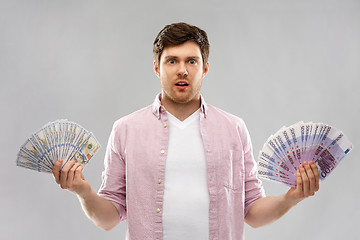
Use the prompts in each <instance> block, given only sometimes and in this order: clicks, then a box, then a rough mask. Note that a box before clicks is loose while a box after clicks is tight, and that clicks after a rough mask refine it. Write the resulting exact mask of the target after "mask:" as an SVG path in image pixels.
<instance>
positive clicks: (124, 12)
mask: <svg viewBox="0 0 360 240" xmlns="http://www.w3.org/2000/svg"><path fill="white" fill-rule="evenodd" d="M0 4H1V5H0V36H1V37H0V80H1V88H0V93H1V94H0V109H1V118H0V123H1V124H0V127H1V138H0V141H1V142H0V146H1V147H2V149H3V150H2V157H1V169H0V171H1V174H0V184H1V197H0V234H1V235H0V236H1V238H2V239H25V238H26V239H54V240H55V239H64V238H66V239H124V236H125V223H121V224H120V225H119V226H117V227H116V228H114V229H113V230H112V231H110V232H105V231H103V230H100V229H98V228H97V227H95V225H93V224H92V222H91V221H90V220H88V219H87V218H86V216H85V215H84V214H83V212H82V210H81V207H80V205H79V203H78V200H77V198H76V197H75V196H74V195H72V194H71V193H69V192H68V191H64V190H61V189H60V188H59V187H58V186H57V185H56V184H55V182H54V180H53V177H52V176H51V175H49V174H44V173H37V172H35V171H30V170H27V169H23V168H19V167H16V166H15V159H16V154H17V151H18V148H19V147H20V145H21V144H22V143H23V142H24V141H25V139H26V138H28V137H29V136H30V135H31V134H32V132H33V131H35V130H37V129H38V128H40V127H41V126H42V125H44V124H45V123H47V122H48V121H53V120H56V119H59V118H68V119H70V120H73V121H75V122H78V123H80V124H81V125H83V126H84V127H85V128H87V129H89V130H91V131H93V132H94V133H95V135H96V137H97V138H98V140H99V141H100V142H101V144H102V145H103V148H102V149H101V151H100V152H99V153H98V154H97V155H96V156H95V157H94V159H92V161H91V163H90V164H89V165H87V167H86V168H85V170H84V174H85V176H86V178H87V180H88V181H89V182H90V184H91V185H92V187H93V188H94V189H95V190H97V189H98V188H99V186H100V183H101V172H102V170H103V157H104V153H105V146H106V143H107V139H108V136H109V133H110V130H111V126H112V123H113V122H114V121H115V120H116V119H118V118H120V117H122V116H124V115H126V114H129V113H131V112H133V111H135V110H137V109H139V108H141V107H144V106H147V105H148V104H150V103H151V102H152V101H153V99H154V97H155V94H156V93H158V92H159V91H160V84H159V80H158V79H157V77H156V76H155V74H154V73H153V69H152V61H153V56H152V42H153V40H154V38H155V36H156V34H157V33H158V31H159V30H160V29H161V28H162V27H163V26H165V25H166V24H168V23H173V22H178V21H185V22H188V23H191V24H194V25H198V26H199V27H201V28H203V29H205V30H206V31H207V32H208V35H209V39H210V43H211V53H210V72H209V74H208V75H207V77H206V78H205V80H204V84H203V89H202V93H203V95H204V96H205V99H206V101H207V102H208V103H211V104H213V105H215V106H218V107H220V108H223V109H224V110H226V111H229V112H231V113H233V114H235V115H237V116H240V117H242V118H243V119H244V120H245V122H246V123H247V126H248V128H249V131H250V134H251V137H252V141H253V146H254V154H255V156H257V153H258V151H259V150H260V148H261V147H262V144H263V143H264V141H265V140H266V139H267V137H268V136H269V135H270V134H272V133H274V132H276V131H277V130H278V129H279V128H280V127H281V126H283V125H287V126H288V125H291V124H293V123H295V122H297V121H299V120H304V121H314V122H326V123H328V124H331V125H333V126H335V127H337V128H339V129H341V130H343V131H344V132H345V134H347V135H348V137H349V138H350V139H351V140H352V142H353V144H354V146H355V149H354V150H353V151H352V152H351V153H350V155H349V156H348V157H347V158H346V159H344V161H343V162H342V163H341V164H340V165H339V166H338V167H337V169H336V170H335V171H334V172H333V173H332V175H331V176H330V177H329V178H328V179H327V180H326V181H324V182H322V183H321V187H320V191H319V192H318V193H317V194H316V196H315V197H313V198H311V199H307V200H305V201H303V202H302V203H300V204H299V205H298V206H296V207H295V208H294V209H292V210H291V211H290V212H289V213H288V214H287V215H286V216H285V217H283V218H282V219H281V220H279V221H277V222H276V223H273V224H271V225H269V226H266V227H263V228H259V229H252V228H250V227H246V239H262V238H266V239H277V240H281V239H289V238H290V237H291V239H294V240H297V239H328V240H330V239H334V240H335V239H358V233H359V229H358V227H359V216H360V210H359V208H358V202H359V200H358V199H359V197H360V191H359V187H358V183H359V180H358V178H359V177H358V176H357V174H358V170H356V167H357V163H359V162H358V161H359V148H356V147H357V146H359V145H360V141H359V138H358V135H359V134H360V131H359V117H360V114H359V103H360V97H359V80H360V79H359V78H360V1H356V0H354V1H351V0H337V1H336V0H330V1H329V0H327V1H325V0H322V1H321V0H315V1H314V0H312V1H309V0H304V1H295V0H273V1H268V0H262V1H220V0H208V1H190V0H184V1H170V0H153V1H93V0H87V1H78V0H62V1H59V0H52V1H40V0H27V1H26V0H23V1H21V0H12V1H0ZM263 183H264V187H265V189H266V192H267V194H268V195H278V194H282V193H285V192H286V191H287V188H286V187H285V186H283V185H280V184H277V183H273V182H268V181H264V182H263Z"/></svg>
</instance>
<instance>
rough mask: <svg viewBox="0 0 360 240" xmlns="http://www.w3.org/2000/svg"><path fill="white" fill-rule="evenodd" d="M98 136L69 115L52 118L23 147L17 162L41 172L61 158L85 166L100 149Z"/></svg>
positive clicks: (47, 170) (46, 170)
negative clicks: (59, 118) (75, 121)
mask: <svg viewBox="0 0 360 240" xmlns="http://www.w3.org/2000/svg"><path fill="white" fill-rule="evenodd" d="M99 148H100V144H99V142H98V141H97V140H96V138H95V136H94V135H93V134H92V133H91V132H89V131H87V130H85V129H84V128H83V127H82V126H80V125H79V124H77V123H74V122H71V121H68V120H66V119H62V120H56V121H54V122H49V123H48V124H46V125H45V126H43V127H42V128H41V129H39V130H38V131H37V132H35V133H33V134H32V135H31V137H30V138H29V139H27V140H26V141H25V143H24V144H23V145H22V146H21V147H20V150H19V152H18V156H17V160H16V164H17V166H19V167H24V168H29V169H33V170H36V171H39V172H52V168H53V166H54V163H55V162H56V161H57V160H58V159H62V160H63V164H65V163H66V162H67V161H70V160H74V161H76V162H80V163H81V164H82V165H83V166H85V164H86V163H88V162H89V160H90V159H91V158H92V157H93V156H94V154H95V153H96V152H97V151H98V150H99Z"/></svg>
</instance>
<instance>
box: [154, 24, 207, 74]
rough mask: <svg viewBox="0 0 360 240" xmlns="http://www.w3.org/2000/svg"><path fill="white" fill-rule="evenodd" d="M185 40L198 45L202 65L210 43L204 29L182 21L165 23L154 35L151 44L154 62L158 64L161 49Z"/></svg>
mask: <svg viewBox="0 0 360 240" xmlns="http://www.w3.org/2000/svg"><path fill="white" fill-rule="evenodd" d="M187 41H193V42H195V43H197V44H198V45H199V47H200V51H201V56H202V60H203V67H205V64H206V63H207V61H208V58H209V50H210V44H209V40H208V38H207V34H206V32H205V31H204V30H202V29H200V28H198V27H196V26H193V25H190V24H187V23H184V22H180V23H173V24H170V25H166V26H165V27H164V28H163V29H162V30H161V31H160V32H159V33H158V35H157V36H156V38H155V41H154V45H153V54H154V58H155V61H156V64H157V65H158V66H160V58H161V54H162V52H163V50H164V49H165V48H166V47H168V46H177V45H180V44H183V43H185V42H187Z"/></svg>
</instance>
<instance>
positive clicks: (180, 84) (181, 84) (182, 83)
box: [175, 82, 189, 87]
mask: <svg viewBox="0 0 360 240" xmlns="http://www.w3.org/2000/svg"><path fill="white" fill-rule="evenodd" d="M175 85H176V86H181V87H183V86H189V84H187V83H185V82H180V83H176V84H175Z"/></svg>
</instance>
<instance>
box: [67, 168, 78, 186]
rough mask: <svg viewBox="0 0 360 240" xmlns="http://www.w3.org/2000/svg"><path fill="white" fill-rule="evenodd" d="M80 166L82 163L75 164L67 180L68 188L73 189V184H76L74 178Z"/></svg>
mask: <svg viewBox="0 0 360 240" xmlns="http://www.w3.org/2000/svg"><path fill="white" fill-rule="evenodd" d="M79 166H80V163H78V162H77V163H75V164H74V165H73V166H72V167H71V168H70V169H69V172H68V176H67V179H66V186H67V187H68V188H71V187H72V186H73V182H74V176H75V170H76V169H77V168H78V167H79Z"/></svg>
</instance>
